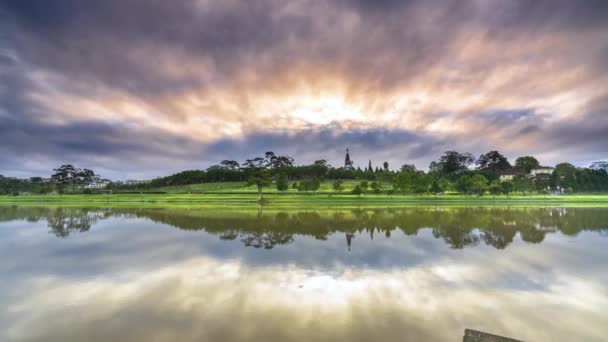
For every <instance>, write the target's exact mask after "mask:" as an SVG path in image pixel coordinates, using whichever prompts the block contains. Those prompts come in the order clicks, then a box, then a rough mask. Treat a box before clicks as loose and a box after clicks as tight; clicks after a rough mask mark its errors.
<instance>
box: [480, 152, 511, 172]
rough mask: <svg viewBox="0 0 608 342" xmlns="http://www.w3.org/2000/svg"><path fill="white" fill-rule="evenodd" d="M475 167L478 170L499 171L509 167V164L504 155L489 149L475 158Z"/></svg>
mask: <svg viewBox="0 0 608 342" xmlns="http://www.w3.org/2000/svg"><path fill="white" fill-rule="evenodd" d="M476 164H477V169H479V170H491V171H500V170H506V169H510V168H511V164H509V161H508V160H507V158H506V157H505V156H503V155H502V154H500V152H498V151H490V152H488V153H486V154H482V155H481V156H480V157H479V159H477V162H476Z"/></svg>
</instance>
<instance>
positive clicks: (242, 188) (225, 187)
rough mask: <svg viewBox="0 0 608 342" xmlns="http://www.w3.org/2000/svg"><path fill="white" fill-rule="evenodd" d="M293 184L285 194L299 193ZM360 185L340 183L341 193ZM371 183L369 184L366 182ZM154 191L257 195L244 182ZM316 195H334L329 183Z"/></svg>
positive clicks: (271, 188)
mask: <svg viewBox="0 0 608 342" xmlns="http://www.w3.org/2000/svg"><path fill="white" fill-rule="evenodd" d="M293 183H294V182H289V190H288V191H287V193H300V194H301V192H299V191H298V190H296V189H293V188H292V185H293ZM359 183H361V181H358V180H345V181H343V182H342V187H343V188H344V190H342V193H347V192H350V191H351V190H352V189H353V188H354V187H355V186H356V185H357V184H359ZM368 183H371V182H368ZM386 189H389V188H386ZM154 191H165V192H167V193H171V194H189V193H210V192H213V193H257V191H258V190H257V188H256V187H255V185H250V186H247V183H245V182H221V183H202V184H189V185H177V186H167V187H162V188H155V189H154ZM278 192H279V191H277V189H276V187H275V185H274V184H272V185H270V186H267V187H264V193H278ZM317 193H336V192H335V191H334V190H333V189H332V182H331V181H324V182H321V187H320V188H319V191H317Z"/></svg>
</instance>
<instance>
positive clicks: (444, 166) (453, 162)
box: [429, 151, 475, 174]
mask: <svg viewBox="0 0 608 342" xmlns="http://www.w3.org/2000/svg"><path fill="white" fill-rule="evenodd" d="M474 161H475V158H473V155H471V154H470V153H460V152H457V151H446V152H444V153H443V155H442V156H441V157H440V158H439V160H438V161H434V162H432V163H431V165H430V166H429V169H430V170H431V172H439V173H446V174H449V173H455V172H459V171H465V170H467V169H468V166H469V165H471V164H473V162H474Z"/></svg>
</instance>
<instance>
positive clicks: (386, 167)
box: [382, 161, 388, 172]
mask: <svg viewBox="0 0 608 342" xmlns="http://www.w3.org/2000/svg"><path fill="white" fill-rule="evenodd" d="M382 165H383V166H384V171H386V172H388V162H386V161H385V162H384V163H383V164H382Z"/></svg>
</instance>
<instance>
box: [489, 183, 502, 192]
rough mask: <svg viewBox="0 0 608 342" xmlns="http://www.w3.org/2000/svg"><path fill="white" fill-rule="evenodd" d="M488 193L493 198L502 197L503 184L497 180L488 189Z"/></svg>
mask: <svg viewBox="0 0 608 342" xmlns="http://www.w3.org/2000/svg"><path fill="white" fill-rule="evenodd" d="M488 192H489V193H490V194H492V196H496V195H500V194H501V193H502V184H501V183H500V181H499V180H495V181H493V182H492V183H490V186H489V187H488Z"/></svg>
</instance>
